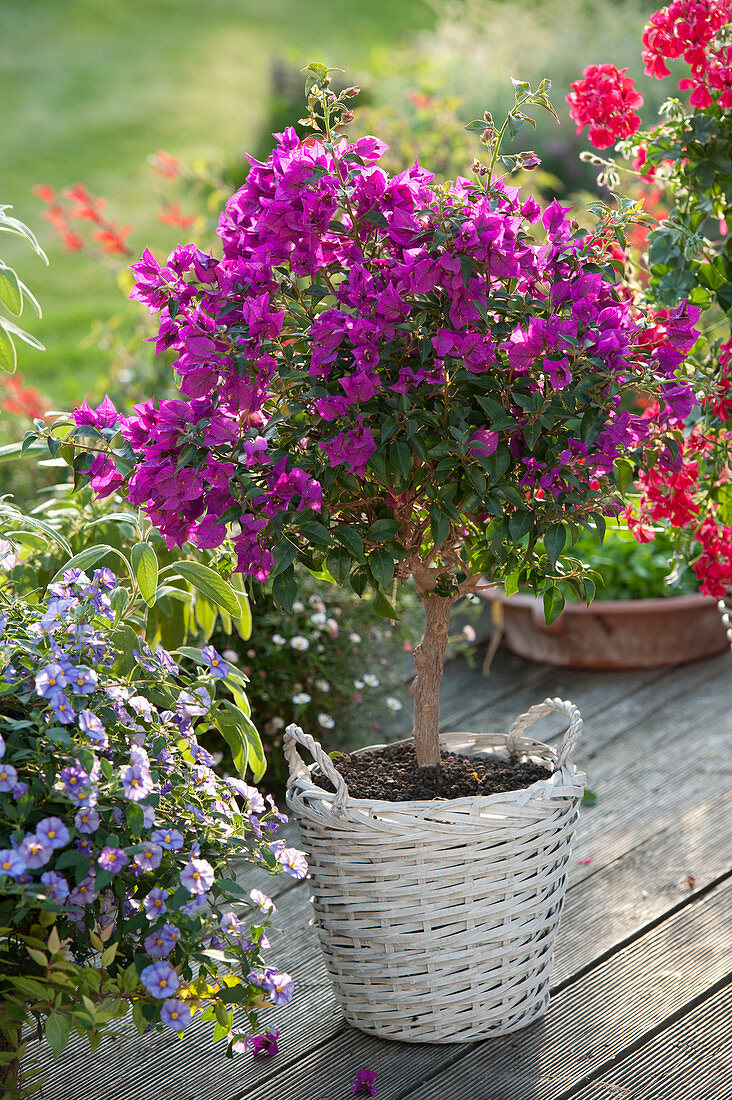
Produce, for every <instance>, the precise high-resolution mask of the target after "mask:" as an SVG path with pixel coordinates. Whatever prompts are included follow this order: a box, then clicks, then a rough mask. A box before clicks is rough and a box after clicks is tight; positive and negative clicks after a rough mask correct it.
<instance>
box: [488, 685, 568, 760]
mask: <svg viewBox="0 0 732 1100" xmlns="http://www.w3.org/2000/svg"><path fill="white" fill-rule="evenodd" d="M555 710H556V711H559V713H560V714H566V716H567V718H569V726H568V727H567V730H566V732H565V734H564V737H563V738H562V743H561V745H560V746H559V749H558V751H557V767H559V768H563V767H564V766H565V764H568V763H569V758H570V756H571V754H572V750H573V749H574V747H575V745H576V744H577V742H578V741H579V737H580V734H581V733H582V718H581V716H580V712H579V710H578V709H577V707H576V706H575V705H574V703H570V702H569V700H567V699H545V700H544V702H543V703H537V704H536V705H535V706H533V707H531V708H530V709H529V710H527V711H526V712H525V713H524V714H520V715H519V716H518V718H517V719H516V721H515V722H514V723H513V725H512V726H511V728H510V730H509V731H508V736H507V737H506V748H507V749H508V751H509V752H511V753H514V752H516V751H517V750H518V745H517V743H516V742H517V739H518V738H519V737H520V736H521V734H522V733H523V732H524V730H525V729H526V727H527V726H530V725H531V723H532V722H535V721H536V720H537V718H545V717H546V715H547V714H551V713H552V711H555Z"/></svg>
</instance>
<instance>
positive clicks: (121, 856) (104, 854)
mask: <svg viewBox="0 0 732 1100" xmlns="http://www.w3.org/2000/svg"><path fill="white" fill-rule="evenodd" d="M97 863H98V864H99V866H100V867H101V868H102V870H103V871H121V870H122V868H123V867H124V865H125V864H126V863H127V856H126V855H125V853H124V852H123V851H122V849H121V848H108V847H107V848H102V850H101V852H100V854H99V857H98V859H97Z"/></svg>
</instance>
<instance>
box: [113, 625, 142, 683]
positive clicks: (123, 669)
mask: <svg viewBox="0 0 732 1100" xmlns="http://www.w3.org/2000/svg"><path fill="white" fill-rule="evenodd" d="M110 640H111V642H112V645H113V646H114V648H115V652H116V659H115V662H114V664H113V665H112V671H113V672H116V673H117V674H118V675H119V676H129V674H130V673H131V672H133V671H134V669H136V668H137V660H136V658H135V656H134V654H133V652H132V651H133V649H137V650H139V648H140V639H139V637H138V636H137V634H135V632H134V630H133V629H132V627H131V626H128V624H127V623H122V624H121V625H120V626H118V627H116V628H115V630H113V631H112V634H111V637H110Z"/></svg>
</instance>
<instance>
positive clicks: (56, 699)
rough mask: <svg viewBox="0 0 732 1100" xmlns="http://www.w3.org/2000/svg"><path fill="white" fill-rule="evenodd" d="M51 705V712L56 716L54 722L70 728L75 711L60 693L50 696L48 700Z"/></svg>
mask: <svg viewBox="0 0 732 1100" xmlns="http://www.w3.org/2000/svg"><path fill="white" fill-rule="evenodd" d="M49 702H50V704H51V710H52V711H53V713H54V714H55V715H56V720H57V721H59V722H60V723H61V725H62V726H70V725H71V723H72V722H73V721H74V718H76V711H75V710H74V708H73V707H72V705H71V703H70V702H69V701H68V699H67V698H66V696H65V695H64V693H63V692H62V691H57V692H56V694H55V695H52V696H51V698H50V699H49Z"/></svg>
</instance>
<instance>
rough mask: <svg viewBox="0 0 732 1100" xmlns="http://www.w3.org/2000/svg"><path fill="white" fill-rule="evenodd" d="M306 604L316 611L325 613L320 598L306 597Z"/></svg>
mask: <svg viewBox="0 0 732 1100" xmlns="http://www.w3.org/2000/svg"><path fill="white" fill-rule="evenodd" d="M308 603H309V604H310V606H311V607H314V608H315V610H316V611H325V604H324V603H323V601H322V600H321V598H320V596H308Z"/></svg>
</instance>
